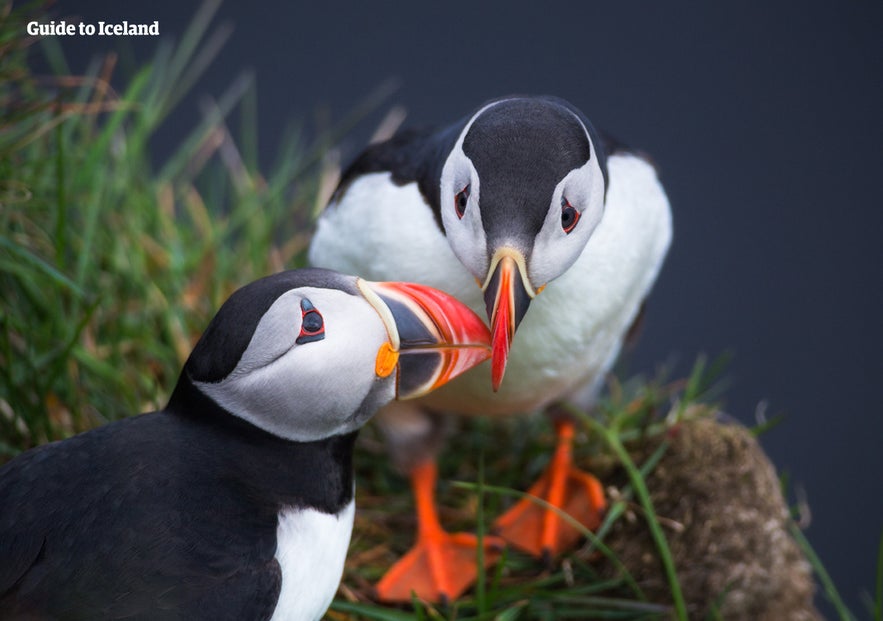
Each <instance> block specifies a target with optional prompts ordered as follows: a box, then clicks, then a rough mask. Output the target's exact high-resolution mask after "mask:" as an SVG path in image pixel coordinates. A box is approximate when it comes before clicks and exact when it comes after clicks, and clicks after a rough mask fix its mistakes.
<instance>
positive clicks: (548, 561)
mask: <svg viewBox="0 0 883 621" xmlns="http://www.w3.org/2000/svg"><path fill="white" fill-rule="evenodd" d="M540 558H541V560H542V563H543V565H544V566H545V567H546V569H548V570H552V569H553V565H552V550H550V549H549V548H543V554H542V556H541V557H540Z"/></svg>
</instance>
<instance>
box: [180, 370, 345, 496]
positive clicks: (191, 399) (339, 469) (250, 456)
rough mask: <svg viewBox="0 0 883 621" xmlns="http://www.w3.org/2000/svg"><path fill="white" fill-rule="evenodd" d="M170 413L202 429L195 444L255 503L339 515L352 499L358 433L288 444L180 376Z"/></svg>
mask: <svg viewBox="0 0 883 621" xmlns="http://www.w3.org/2000/svg"><path fill="white" fill-rule="evenodd" d="M166 412H167V413H168V414H170V415H172V416H176V417H179V418H180V419H181V420H183V421H186V422H187V423H188V424H190V425H197V426H199V427H200V429H199V434H198V435H197V434H194V442H195V443H198V444H199V446H198V447H194V450H202V451H203V452H204V453H206V454H210V455H211V456H213V458H214V459H215V460H216V462H217V471H218V473H219V475H220V476H225V477H232V478H234V479H237V480H238V481H239V482H240V484H241V485H243V486H244V487H245V488H246V490H247V492H248V493H249V495H250V496H251V497H253V498H255V500H259V501H262V502H264V503H267V504H268V505H270V506H271V507H273V508H275V509H276V510H278V509H280V508H282V507H291V506H294V507H312V508H315V509H318V510H320V511H325V512H337V511H338V510H339V509H341V508H342V507H344V506H345V505H346V504H348V503H349V502H350V501H351V500H352V497H353V465H352V456H353V444H354V443H355V439H356V435H357V433H358V432H352V433H348V434H345V435H338V436H331V437H329V438H324V439H322V440H316V441H314V442H296V441H294V440H286V439H284V438H280V437H278V436H275V435H273V434H271V433H268V432H266V431H264V430H262V429H259V428H257V427H255V426H254V425H252V424H250V423H248V422H246V421H245V420H243V419H241V418H239V417H237V416H235V415H233V414H231V413H230V412H228V411H226V410H224V409H223V408H222V407H220V406H219V405H218V404H217V403H215V402H214V401H212V400H211V399H209V398H208V397H207V396H206V395H204V394H203V393H202V392H200V391H199V390H198V389H197V388H196V387H195V386H193V384H192V383H191V382H190V381H189V379H188V378H187V377H186V376H185V375H184V374H182V376H181V379H180V380H179V381H178V385H177V386H176V387H175V391H174V392H173V393H172V396H171V398H170V399H169V404H168V406H167V407H166Z"/></svg>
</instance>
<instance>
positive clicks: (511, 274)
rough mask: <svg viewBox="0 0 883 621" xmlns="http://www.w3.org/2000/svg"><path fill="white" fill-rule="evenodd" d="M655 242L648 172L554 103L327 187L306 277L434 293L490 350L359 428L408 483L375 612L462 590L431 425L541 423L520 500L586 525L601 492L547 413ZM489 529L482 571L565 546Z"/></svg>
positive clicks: (367, 166) (646, 273) (468, 577)
mask: <svg viewBox="0 0 883 621" xmlns="http://www.w3.org/2000/svg"><path fill="white" fill-rule="evenodd" d="M671 233H672V227H671V212H670V208H669V203H668V199H667V197H666V195H665V191H664V190H663V188H662V185H661V184H660V182H659V179H658V176H657V172H656V170H655V168H654V166H653V165H652V163H651V162H650V161H649V160H648V159H646V158H645V157H644V156H642V155H641V154H640V153H638V152H635V151H632V150H630V149H628V148H626V147H624V146H623V145H621V144H620V143H618V142H617V141H614V140H612V139H610V138H609V137H607V136H604V135H602V134H600V133H599V132H598V131H596V130H595V128H594V127H593V126H592V124H591V123H590V122H589V121H588V119H587V118H586V117H585V116H584V115H583V114H582V113H581V112H580V111H579V110H578V109H577V108H576V107H574V106H573V105H571V104H570V103H568V102H567V101H564V100H562V99H559V98H554V97H526V96H511V97H503V98H499V99H495V100H492V101H489V102H487V103H485V104H483V105H481V106H479V107H478V108H477V109H475V110H474V111H473V112H472V113H470V114H469V115H468V116H466V117H464V118H461V119H460V120H458V121H456V122H454V123H452V124H450V125H447V126H445V127H441V128H438V129H426V130H410V131H403V132H400V133H398V134H397V135H395V136H393V137H392V138H391V139H389V140H387V141H386V142H382V143H379V144H375V145H372V146H369V147H368V148H367V150H365V151H364V152H363V153H362V154H361V155H360V156H359V157H357V159H356V160H355V161H354V162H353V163H352V164H351V165H350V166H349V168H348V169H347V170H345V172H344V173H343V175H342V178H341V181H340V184H339V186H338V188H337V190H336V191H335V193H334V195H333V196H332V200H331V202H330V204H329V205H328V207H327V208H326V209H325V210H324V211H323V213H322V215H321V217H320V220H319V222H318V227H317V230H316V233H315V235H314V237H313V240H312V243H311V247H310V252H309V259H310V262H311V264H312V265H316V266H320V267H327V268H332V269H336V270H340V271H343V272H347V273H353V274H358V275H359V276H362V277H365V278H368V279H371V280H404V281H411V282H419V283H423V284H426V285H429V286H432V287H436V288H438V289H441V290H443V291H446V292H448V293H450V294H452V295H453V296H454V297H455V298H457V299H459V300H461V301H462V302H464V303H466V304H467V305H468V306H469V307H470V308H472V310H474V311H475V312H476V313H479V314H486V316H487V318H488V321H489V324H490V332H491V338H492V349H493V352H492V359H491V360H490V361H489V362H488V363H486V364H482V365H480V366H478V367H476V368H475V369H473V370H472V371H470V372H468V373H465V374H463V375H462V376H461V377H459V378H458V379H457V380H455V381H453V382H450V383H449V384H447V385H446V386H444V387H441V388H440V389H439V390H437V391H434V392H433V393H431V394H427V395H425V396H424V397H423V398H421V399H418V400H413V401H407V402H393V403H391V404H389V405H388V406H387V407H385V408H383V409H382V410H381V412H380V413H379V415H378V417H377V420H378V423H379V424H380V426H381V428H382V429H383V431H384V433H385V436H386V439H387V445H388V447H389V451H390V453H391V456H392V459H393V461H394V463H395V464H396V465H397V466H398V467H399V468H400V469H402V470H403V471H404V472H406V473H407V474H408V475H410V478H411V484H412V487H413V491H414V495H415V499H416V510H417V524H418V528H417V531H418V532H417V541H416V543H415V545H414V547H413V549H412V550H411V551H410V552H408V553H407V554H406V555H405V556H404V557H403V558H402V559H401V560H400V561H398V562H397V563H396V564H395V565H394V566H393V567H392V568H391V569H390V570H389V572H388V573H387V574H386V575H385V576H384V577H383V578H382V579H381V581H380V582H379V583H378V585H377V594H378V596H379V597H380V598H381V599H383V600H388V601H410V600H411V597H412V594H416V595H417V596H419V597H421V598H423V599H426V600H429V601H444V600H450V599H454V598H456V597H457V596H458V595H460V594H461V593H462V592H463V591H464V590H465V589H466V588H468V587H469V586H470V585H471V584H472V583H473V582H474V580H475V577H476V575H477V571H478V568H477V567H476V558H477V554H476V550H475V545H476V541H475V538H474V537H472V536H470V535H466V534H464V533H456V534H449V533H447V532H445V531H444V530H443V528H442V526H441V524H440V522H439V518H438V512H437V508H436V505H435V502H434V489H435V484H436V478H437V469H436V453H437V452H438V450H439V446H440V445H441V444H442V443H441V441H440V440H441V437H442V436H443V433H441V430H442V428H443V427H444V424H443V423H444V417H445V416H446V415H449V414H455V415H492V416H495V415H500V416H507V415H513V414H522V413H530V412H537V411H546V412H549V413H550V414H552V418H553V421H554V425H555V429H556V432H557V437H558V440H557V446H556V448H555V451H554V453H553V455H552V458H551V460H550V462H549V465H548V467H547V469H546V471H545V473H544V474H543V475H542V477H541V478H540V479H539V480H538V481H537V482H536V483H535V484H534V485H533V486H532V487H530V489H529V490H528V491H529V492H530V494H531V495H533V496H537V497H540V498H542V499H544V500H545V501H547V502H548V503H550V504H551V505H553V506H555V507H559V508H562V509H564V510H565V511H566V512H568V513H570V514H571V515H572V516H574V517H576V518H578V519H579V520H580V521H581V522H582V523H583V524H584V525H585V526H587V527H589V528H594V527H596V526H597V525H598V524H599V520H600V516H601V514H602V512H603V510H604V507H605V500H604V495H603V492H602V488H601V486H600V484H599V483H598V481H597V480H596V479H595V478H594V477H592V476H591V475H589V474H587V473H585V472H582V471H580V470H579V469H577V468H576V467H575V466H574V465H573V459H572V443H573V438H574V435H575V432H576V428H575V425H574V421H573V420H570V419H569V418H568V417H566V416H563V415H562V414H561V412H562V411H563V410H562V408H556V407H555V406H556V404H557V403H560V402H569V403H572V404H574V405H576V406H579V407H581V408H583V409H589V408H591V406H592V405H593V404H594V402H595V400H596V398H597V395H598V392H599V390H600V387H601V384H602V382H603V379H604V377H605V375H606V373H607V372H608V371H609V369H610V367H611V366H612V365H613V363H614V361H615V360H616V358H617V356H618V354H619V352H620V349H621V347H622V345H623V342H624V339H625V337H626V335H627V334H628V333H629V332H630V328H631V327H632V326H633V325H634V324H635V323H636V322H637V320H638V319H639V317H640V314H641V312H640V311H641V309H642V307H643V302H644V300H645V298H646V297H647V295H648V294H649V291H650V289H651V287H652V285H653V283H654V281H655V280H656V277H657V275H658V273H659V270H660V268H661V266H662V263H663V260H664V258H665V255H666V253H667V251H668V247H669V244H670V242H671ZM504 375H505V381H504V379H503V378H504ZM495 530H496V531H497V533H498V534H499V536H500V538H499V539H498V538H495V537H486V538H485V544H486V545H488V546H489V550H488V551H487V553H486V554H485V557H484V558H485V559H486V562H488V563H490V562H493V560H494V558H495V556H494V554H493V550H494V549H496V548H497V547H498V546H500V545H502V544H504V543H511V544H513V545H515V546H517V547H519V548H521V549H523V550H525V551H527V552H529V553H532V554H535V555H537V556H541V557H546V558H550V557H552V556H554V555H555V554H558V553H560V552H561V551H563V550H566V549H567V548H568V547H570V546H572V545H573V544H574V543H575V542H576V540H577V539H578V537H579V534H578V531H577V530H576V529H574V528H573V527H572V526H570V525H569V524H567V523H565V522H564V521H562V520H560V519H559V518H558V516H557V514H556V513H555V512H553V511H551V510H547V509H544V508H542V507H541V505H540V504H538V503H535V502H532V501H530V500H524V501H522V502H519V503H517V504H515V505H514V506H513V507H512V508H511V509H509V510H508V511H507V512H506V513H505V514H504V515H502V516H501V517H500V518H499V519H498V520H497V521H496V523H495Z"/></svg>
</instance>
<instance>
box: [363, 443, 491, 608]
mask: <svg viewBox="0 0 883 621" xmlns="http://www.w3.org/2000/svg"><path fill="white" fill-rule="evenodd" d="M437 476H438V472H437V467H436V464H435V461H431V460H430V461H425V462H422V463H421V464H419V465H418V466H417V467H416V468H415V469H414V470H413V471H412V472H411V485H412V487H413V489H414V497H415V499H416V503H417V528H418V530H417V542H416V543H415V544H414V547H413V548H411V550H410V551H409V552H408V553H407V554H405V556H403V557H402V558H401V559H399V560H398V561H397V562H396V563H395V564H394V565H393V566H392V567H391V568H390V570H389V571H388V572H387V573H386V575H384V576H383V578H381V580H380V582H379V583H378V584H377V596H378V598H379V599H381V600H385V601H389V602H410V601H411V596H412V593H414V594H416V596H417V597H419V598H420V599H423V600H426V601H430V602H439V601H441V602H449V601H452V600H454V599H456V598H457V597H459V596H460V595H461V594H462V593H463V592H464V591H465V590H466V589H468V588H469V587H470V586H471V585H472V584H473V583H474V582H475V580H476V578H477V576H478V567H477V565H476V561H477V555H476V553H477V546H478V538H477V537H476V536H475V535H471V534H468V533H454V534H450V533H447V532H446V531H445V530H444V529H442V527H441V524H440V523H439V519H438V511H437V510H436V505H435V482H436V478H437ZM483 543H484V547H485V552H484V563H485V566H488V565H491V564H492V563H494V562H496V561H497V559H498V558H499V556H500V555H499V550H501V549H502V548H503V545H504V544H503V542H502V541H501V540H500V539H499V538H497V537H491V536H486V537H484V539H483Z"/></svg>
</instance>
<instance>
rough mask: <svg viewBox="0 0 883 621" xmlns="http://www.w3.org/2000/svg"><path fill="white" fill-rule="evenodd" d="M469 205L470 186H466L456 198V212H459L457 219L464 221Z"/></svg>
mask: <svg viewBox="0 0 883 621" xmlns="http://www.w3.org/2000/svg"><path fill="white" fill-rule="evenodd" d="M468 204H469V184H468V183H467V184H466V187H464V188H463V189H462V190H460V191H459V192H457V194H456V195H455V196H454V211H455V212H457V217H458V218H460V219H461V220H462V219H463V215H464V214H465V213H466V205H468Z"/></svg>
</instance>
